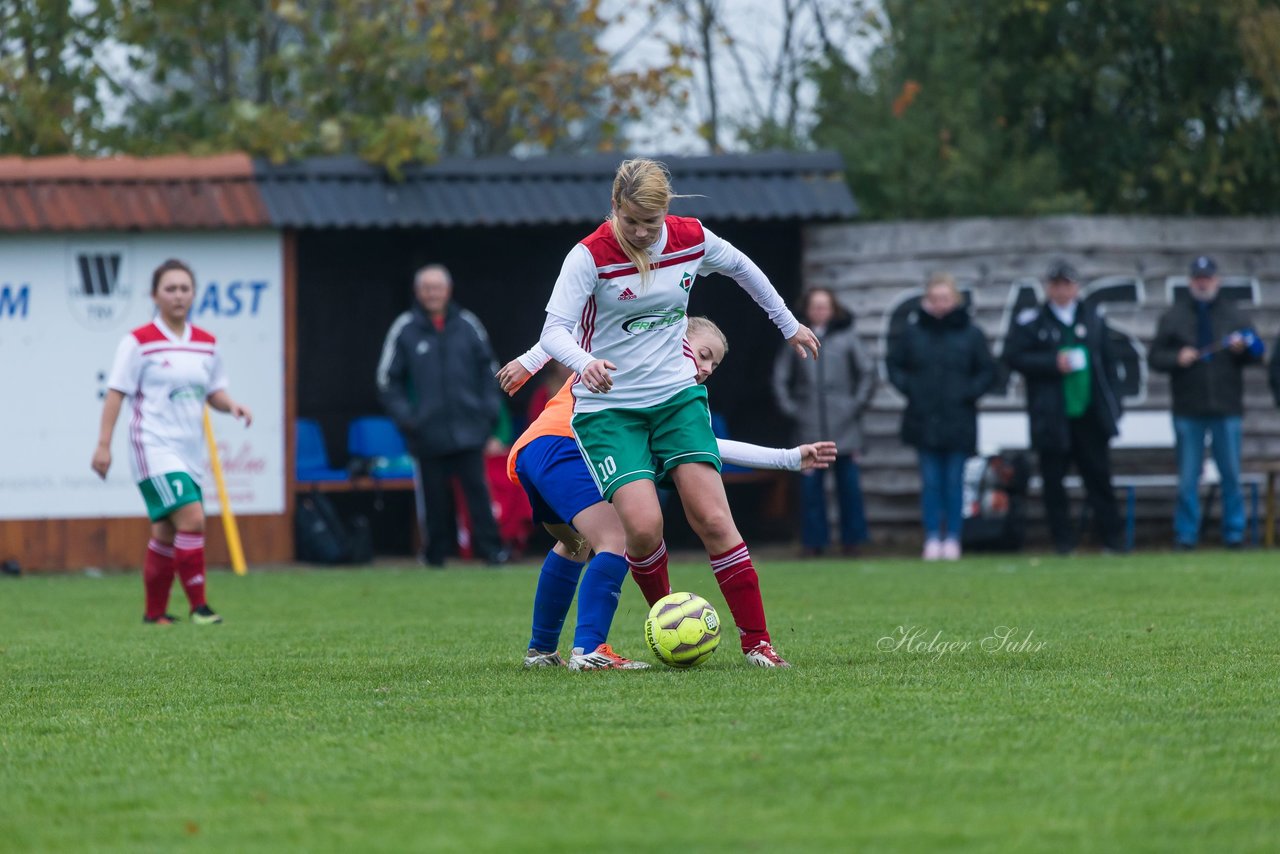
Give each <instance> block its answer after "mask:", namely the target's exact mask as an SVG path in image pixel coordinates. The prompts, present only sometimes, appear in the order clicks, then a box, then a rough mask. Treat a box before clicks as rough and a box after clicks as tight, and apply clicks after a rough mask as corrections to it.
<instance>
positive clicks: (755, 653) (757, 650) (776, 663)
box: [743, 640, 791, 667]
mask: <svg viewBox="0 0 1280 854" xmlns="http://www.w3.org/2000/svg"><path fill="white" fill-rule="evenodd" d="M743 654H744V655H745V656H746V657H747V661H749V662H751V663H752V664H754V665H755V666H756V667H790V666H791V664H790V663H789V662H788V661H787V660H786V659H785V658H783V657H782V656H780V655H778V651H777V650H776V649H774V648H773V644H771V643H769V642H768V641H766V640H762V641H760V643H758V644H756V645H755V646H753V647H752V648H751V649H748V650H743Z"/></svg>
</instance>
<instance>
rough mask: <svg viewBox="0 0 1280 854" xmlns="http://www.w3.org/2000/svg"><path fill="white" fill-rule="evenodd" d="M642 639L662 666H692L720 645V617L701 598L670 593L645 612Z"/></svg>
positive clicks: (699, 662)
mask: <svg viewBox="0 0 1280 854" xmlns="http://www.w3.org/2000/svg"><path fill="white" fill-rule="evenodd" d="M644 638H645V640H646V641H648V643H649V648H650V649H652V650H653V654H654V655H655V656H657V658H658V660H659V661H661V662H662V663H663V664H666V665H668V666H669V667H679V668H685V667H694V666H695V665H698V664H701V663H702V662H704V661H706V660H707V659H708V658H710V657H711V653H713V652H715V651H716V647H717V646H719V645H720V615H719V614H717V613H716V609H715V608H712V607H711V603H710V602H708V601H707V600H706V599H703V598H702V597H701V596H697V595H695V594H693V593H671V594H668V595H666V596H663V597H662V598H661V599H659V600H658V601H657V602H655V603H654V605H653V607H652V608H650V609H649V619H647V620H645V621H644Z"/></svg>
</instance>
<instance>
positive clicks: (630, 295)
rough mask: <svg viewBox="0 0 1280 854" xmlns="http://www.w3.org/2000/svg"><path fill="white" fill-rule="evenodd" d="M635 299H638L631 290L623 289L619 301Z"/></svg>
mask: <svg viewBox="0 0 1280 854" xmlns="http://www.w3.org/2000/svg"><path fill="white" fill-rule="evenodd" d="M635 298H636V295H635V294H634V293H632V292H631V288H623V289H622V293H620V294H618V299H620V300H627V299H635Z"/></svg>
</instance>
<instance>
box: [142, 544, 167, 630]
mask: <svg viewBox="0 0 1280 854" xmlns="http://www.w3.org/2000/svg"><path fill="white" fill-rule="evenodd" d="M142 586H143V588H144V589H145V590H146V591H147V619H148V620H154V619H156V618H158V617H163V616H164V612H165V610H166V609H167V608H168V607H169V591H170V590H171V589H173V543H162V542H160V541H159V540H156V539H152V540H151V542H149V543H147V559H146V562H145V563H143V564H142Z"/></svg>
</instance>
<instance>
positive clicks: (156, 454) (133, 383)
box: [107, 322, 227, 482]
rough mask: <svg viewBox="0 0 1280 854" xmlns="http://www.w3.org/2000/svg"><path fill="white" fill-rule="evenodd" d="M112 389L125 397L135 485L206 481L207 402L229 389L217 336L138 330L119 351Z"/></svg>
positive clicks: (189, 329)
mask: <svg viewBox="0 0 1280 854" xmlns="http://www.w3.org/2000/svg"><path fill="white" fill-rule="evenodd" d="M107 387H108V388H112V389H115V390H116V391H120V392H123V393H124V394H125V395H126V400H125V407H124V410H125V413H126V417H127V419H128V424H129V426H128V434H129V451H130V453H129V460H130V462H131V463H132V465H133V475H134V480H135V481H142V480H145V479H146V478H149V477H153V476H155V475H159V474H165V473H167V472H173V471H185V472H187V473H189V474H191V475H192V476H193V477H194V478H195V479H196V481H197V482H199V481H200V480H201V479H202V478H203V476H204V472H205V468H206V466H207V463H206V460H207V453H206V451H205V443H204V404H205V400H206V399H207V398H208V397H209V395H211V394H213V393H214V392H216V391H220V390H222V389H224V388H226V387H227V374H226V370H225V369H224V367H223V364H222V358H221V356H220V355H219V354H218V344H217V341H216V340H215V339H214V337H213V336H212V335H210V334H209V333H208V332H206V331H205V330H203V329H201V328H200V327H198V326H193V325H191V324H190V323H188V324H187V325H186V327H185V328H184V329H183V331H182V334H181V335H177V334H175V333H174V332H172V331H171V330H169V329H168V328H167V327H165V326H164V324H163V323H156V322H152V323H148V324H147V325H146V326H139V327H138V328H137V329H135V330H133V331H132V332H130V333H129V334H128V335H126V336H125V337H124V338H123V340H121V342H120V346H119V347H118V348H117V349H116V357H115V361H114V362H113V363H112V366H111V374H110V376H109V377H108V379H107Z"/></svg>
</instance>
